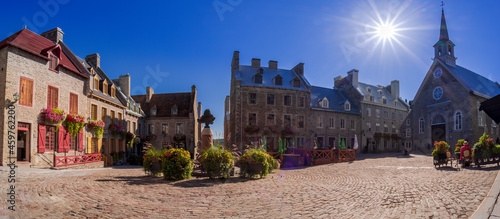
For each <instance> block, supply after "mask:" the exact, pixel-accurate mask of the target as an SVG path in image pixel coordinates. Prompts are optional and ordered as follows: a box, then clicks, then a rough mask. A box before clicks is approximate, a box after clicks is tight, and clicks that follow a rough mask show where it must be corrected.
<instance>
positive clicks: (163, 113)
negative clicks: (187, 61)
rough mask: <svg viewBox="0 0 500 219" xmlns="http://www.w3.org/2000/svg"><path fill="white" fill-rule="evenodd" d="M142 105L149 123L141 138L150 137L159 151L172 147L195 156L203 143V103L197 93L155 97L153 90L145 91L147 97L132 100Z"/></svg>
mask: <svg viewBox="0 0 500 219" xmlns="http://www.w3.org/2000/svg"><path fill="white" fill-rule="evenodd" d="M132 97H133V98H134V99H135V100H136V101H137V103H140V105H141V106H142V109H143V111H144V113H145V114H146V117H147V118H146V120H145V121H144V128H143V129H142V132H141V134H143V135H145V136H150V137H152V138H153V139H154V140H153V141H152V142H151V143H152V144H153V146H154V147H155V148H156V149H162V148H165V147H167V146H168V145H171V146H173V147H181V148H184V149H186V150H188V151H189V152H190V153H191V155H192V156H194V154H196V152H197V144H198V141H199V140H201V123H199V122H198V119H199V118H200V116H201V102H198V90H197V89H196V86H194V85H193V86H192V87H191V92H185V93H163V94H155V93H154V90H153V88H151V87H147V88H146V95H135V96H132Z"/></svg>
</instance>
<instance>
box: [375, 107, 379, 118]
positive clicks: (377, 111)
mask: <svg viewBox="0 0 500 219" xmlns="http://www.w3.org/2000/svg"><path fill="white" fill-rule="evenodd" d="M375 114H377V118H380V110H379V109H376V110H375Z"/></svg>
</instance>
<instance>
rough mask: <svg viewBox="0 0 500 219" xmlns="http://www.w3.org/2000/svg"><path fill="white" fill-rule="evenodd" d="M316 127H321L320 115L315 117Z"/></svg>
mask: <svg viewBox="0 0 500 219" xmlns="http://www.w3.org/2000/svg"><path fill="white" fill-rule="evenodd" d="M316 127H318V128H323V118H322V117H321V116H318V117H317V118H316Z"/></svg>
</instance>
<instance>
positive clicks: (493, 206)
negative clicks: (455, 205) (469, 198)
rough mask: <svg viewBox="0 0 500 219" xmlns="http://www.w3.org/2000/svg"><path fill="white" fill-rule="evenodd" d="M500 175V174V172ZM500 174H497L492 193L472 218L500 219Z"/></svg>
mask: <svg viewBox="0 0 500 219" xmlns="http://www.w3.org/2000/svg"><path fill="white" fill-rule="evenodd" d="M499 173H500V172H499ZM499 195H500V174H497V177H496V178H495V182H493V185H492V186H491V189H490V192H489V193H488V195H487V196H486V197H485V198H484V200H483V202H482V203H481V205H479V207H478V208H477V210H476V212H474V214H473V215H472V216H471V217H470V218H472V219H476V218H477V219H484V218H492V219H493V218H498V219H500V200H498V198H499Z"/></svg>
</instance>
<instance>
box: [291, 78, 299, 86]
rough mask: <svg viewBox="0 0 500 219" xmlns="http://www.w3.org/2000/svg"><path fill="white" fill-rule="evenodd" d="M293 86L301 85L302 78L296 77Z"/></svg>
mask: <svg viewBox="0 0 500 219" xmlns="http://www.w3.org/2000/svg"><path fill="white" fill-rule="evenodd" d="M293 86H294V87H300V80H299V79H294V80H293Z"/></svg>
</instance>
